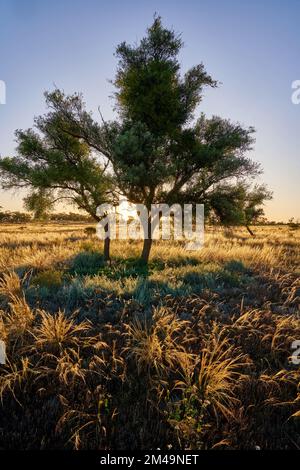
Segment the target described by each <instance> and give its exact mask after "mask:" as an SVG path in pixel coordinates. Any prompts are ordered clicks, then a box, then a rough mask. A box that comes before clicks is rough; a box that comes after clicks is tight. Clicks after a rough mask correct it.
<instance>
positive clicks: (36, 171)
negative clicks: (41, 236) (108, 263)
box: [0, 112, 113, 259]
mask: <svg viewBox="0 0 300 470" xmlns="http://www.w3.org/2000/svg"><path fill="white" fill-rule="evenodd" d="M16 136H17V143H18V146H17V156H15V157H6V158H2V159H1V160H0V172H1V179H2V187H3V188H4V189H10V188H29V189H30V190H31V191H32V194H31V195H29V196H28V197H27V199H26V200H25V204H26V205H27V206H28V208H31V210H34V211H38V212H39V211H43V210H44V208H45V207H44V205H45V204H46V205H48V207H49V205H52V204H53V203H54V202H57V201H58V200H65V201H69V202H71V203H73V204H75V205H76V206H77V207H78V208H79V209H83V210H85V211H86V212H87V213H88V214H89V215H90V216H92V217H93V219H94V220H95V221H99V220H100V218H99V217H98V215H97V207H98V206H99V205H101V204H103V203H107V202H111V201H112V200H113V178H112V176H111V175H110V174H109V173H108V172H107V167H106V166H105V165H103V163H102V162H101V161H98V160H97V159H96V157H95V156H94V155H93V153H92V151H91V149H90V147H89V146H88V145H87V144H85V143H84V142H81V141H79V140H78V139H77V138H74V137H72V136H70V135H69V134H67V133H66V132H63V131H62V129H61V128H60V126H59V120H58V119H57V118H56V115H55V114H53V113H52V112H50V113H49V114H48V115H46V116H44V117H39V118H37V119H35V130H33V129H29V130H27V131H17V132H16ZM109 242H110V240H109V238H107V239H105V241H104V256H105V258H106V259H109Z"/></svg>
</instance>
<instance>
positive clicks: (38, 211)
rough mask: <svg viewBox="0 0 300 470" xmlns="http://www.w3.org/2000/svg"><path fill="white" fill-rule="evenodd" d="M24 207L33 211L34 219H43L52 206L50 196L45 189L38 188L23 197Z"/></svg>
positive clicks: (46, 216)
mask: <svg viewBox="0 0 300 470" xmlns="http://www.w3.org/2000/svg"><path fill="white" fill-rule="evenodd" d="M24 207H25V209H26V210H28V211H30V212H33V213H34V219H36V220H45V219H47V218H48V216H49V212H50V211H51V209H52V207H53V202H52V197H51V195H50V194H49V193H47V192H46V191H45V190H43V189H39V190H38V191H36V192H32V193H31V194H29V195H28V196H26V197H25V198H24Z"/></svg>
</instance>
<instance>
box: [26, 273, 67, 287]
mask: <svg viewBox="0 0 300 470" xmlns="http://www.w3.org/2000/svg"><path fill="white" fill-rule="evenodd" d="M62 282H63V273H62V272H61V271H57V270H53V269H48V270H46V271H42V272H40V273H38V274H36V276H34V277H33V278H32V281H31V284H32V285H33V286H37V287H46V288H48V289H54V288H57V287H60V286H61V284H62Z"/></svg>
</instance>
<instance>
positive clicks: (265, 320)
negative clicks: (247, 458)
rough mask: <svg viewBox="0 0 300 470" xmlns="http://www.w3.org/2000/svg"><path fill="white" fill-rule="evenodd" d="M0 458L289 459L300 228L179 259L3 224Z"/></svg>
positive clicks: (173, 252)
mask: <svg viewBox="0 0 300 470" xmlns="http://www.w3.org/2000/svg"><path fill="white" fill-rule="evenodd" d="M1 228H2V231H1V234H0V270H1V272H0V339H2V340H4V341H5V342H6V347H7V363H6V364H5V365H3V366H0V398H1V403H2V405H1V406H0V420H1V426H0V442H1V444H0V448H7V449H14V448H25V449H42V448H59V449H61V448H76V449H97V448H101V449H133V448H142V449H147V448H155V447H158V446H159V447H160V448H170V446H172V447H173V448H177V449H179V448H180V449H196V448H230V449H240V448H241V449H253V448H255V447H256V446H259V447H260V448H262V449H272V448H273V449H274V448H278V449H286V448H291V449H292V448H299V447H300V431H299V408H300V407H299V404H300V394H299V383H300V366H299V365H296V364H293V363H292V362H291V355H292V353H293V351H292V349H291V345H292V342H293V341H295V340H299V339H300V307H299V304H300V277H299V274H300V249H299V248H300V231H299V230H291V229H290V228H289V227H284V226H282V227H257V228H256V229H255V231H256V236H255V238H251V237H248V235H247V233H246V231H245V230H244V229H236V230H232V231H224V230H221V229H218V228H214V229H213V228H208V229H207V231H206V232H207V234H206V242H205V246H204V248H203V249H202V250H200V251H199V252H186V251H185V250H184V247H183V246H182V245H181V244H180V243H179V242H178V243H171V242H161V243H158V242H157V243H154V246H153V252H152V257H151V260H150V264H149V267H148V269H145V267H143V266H141V265H140V264H139V263H138V262H137V256H138V254H139V252H140V248H141V246H140V242H130V241H128V242H127V241H123V242H118V241H116V242H113V243H112V259H113V261H112V265H111V266H105V264H104V263H103V260H102V256H101V243H100V242H99V241H98V240H97V238H96V237H94V236H93V234H92V231H91V230H85V229H86V226H85V225H83V224H73V225H62V224H49V225H48V224H44V225H37V224H28V225H26V226H24V227H22V226H17V225H3V226H1Z"/></svg>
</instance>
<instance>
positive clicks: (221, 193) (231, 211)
mask: <svg viewBox="0 0 300 470" xmlns="http://www.w3.org/2000/svg"><path fill="white" fill-rule="evenodd" d="M271 197H272V195H271V193H270V191H268V190H267V188H266V187H265V186H264V185H260V186H257V185H256V186H254V188H249V186H248V185H247V184H245V183H244V182H242V183H239V184H237V185H229V184H228V185H224V186H220V187H218V188H217V189H216V190H215V191H213V192H212V193H211V194H210V195H209V201H208V207H210V209H211V210H213V212H214V213H215V214H216V215H217V217H218V219H219V221H220V222H221V223H222V224H223V225H226V226H230V225H244V226H245V227H246V228H247V230H248V232H249V233H250V235H252V236H254V233H253V231H252V230H251V228H250V225H251V224H253V223H255V222H257V221H258V220H259V218H260V217H262V216H263V215H264V210H263V208H262V205H263V203H264V201H266V200H268V199H271Z"/></svg>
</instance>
